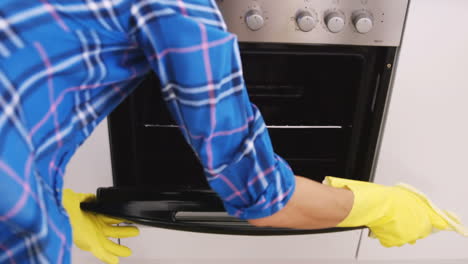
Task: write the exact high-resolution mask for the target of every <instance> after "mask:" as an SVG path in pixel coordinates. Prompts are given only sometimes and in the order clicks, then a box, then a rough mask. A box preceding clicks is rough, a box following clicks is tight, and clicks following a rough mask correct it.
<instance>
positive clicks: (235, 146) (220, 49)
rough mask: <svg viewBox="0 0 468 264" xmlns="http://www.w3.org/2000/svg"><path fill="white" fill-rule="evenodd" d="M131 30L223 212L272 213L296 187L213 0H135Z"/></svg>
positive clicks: (243, 216) (249, 215)
mask: <svg viewBox="0 0 468 264" xmlns="http://www.w3.org/2000/svg"><path fill="white" fill-rule="evenodd" d="M130 12H131V22H130V24H132V28H131V29H130V32H131V37H132V38H133V39H134V40H135V41H136V42H137V43H138V45H139V46H140V47H141V49H142V50H143V51H144V53H145V56H146V58H147V60H148V62H149V63H150V64H151V66H152V68H153V69H154V71H155V72H156V73H157V75H158V76H159V79H160V81H161V89H162V95H163V97H164V100H165V102H166V103H167V106H168V108H169V111H170V112H171V114H172V116H173V118H174V120H175V121H176V122H177V124H178V125H179V127H180V128H181V130H182V132H183V134H184V136H185V138H186V140H187V141H188V142H189V144H190V145H191V147H192V148H193V150H194V151H195V153H196V154H197V156H198V158H199V160H200V162H201V163H202V165H203V168H204V170H205V174H206V177H207V180H208V183H209V184H210V186H211V188H212V189H213V190H215V191H216V192H217V193H218V195H219V196H220V197H221V199H222V200H223V202H224V205H225V208H226V210H227V211H228V213H229V214H231V215H233V216H236V217H239V218H241V219H256V218H261V217H266V216H269V215H272V214H274V213H275V212H277V211H279V210H280V209H281V208H283V207H284V206H285V204H286V203H287V202H288V200H289V199H290V197H291V195H292V194H293V192H294V187H295V180H294V174H293V172H292V170H291V169H290V168H289V166H288V165H287V163H286V162H285V161H284V160H283V159H282V158H280V157H279V156H278V155H276V154H275V153H274V151H273V148H272V144H271V141H270V137H269V135H268V131H267V128H266V125H265V122H264V120H263V118H262V115H261V114H260V112H259V110H258V109H257V108H256V107H255V106H254V105H253V104H251V102H250V100H249V97H248V94H247V90H246V87H245V84H244V79H243V76H242V66H241V61H240V55H239V47H238V44H237V39H236V37H235V35H233V34H231V33H228V32H227V31H226V26H225V24H224V22H223V20H222V17H221V14H220V12H219V10H218V8H217V7H216V5H215V4H214V1H209V0H204V1H201V0H198V1H195V0H193V1H135V4H134V5H133V6H132V7H131V10H130Z"/></svg>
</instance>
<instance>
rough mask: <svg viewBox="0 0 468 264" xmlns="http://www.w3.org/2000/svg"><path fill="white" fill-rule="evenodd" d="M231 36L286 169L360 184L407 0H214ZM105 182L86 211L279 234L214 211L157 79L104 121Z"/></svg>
mask: <svg viewBox="0 0 468 264" xmlns="http://www.w3.org/2000/svg"><path fill="white" fill-rule="evenodd" d="M218 5H219V7H220V9H221V11H222V14H223V17H224V19H225V21H226V23H227V25H228V29H229V30H230V31H231V32H233V33H235V34H236V35H237V36H238V39H239V44H240V55H241V59H242V64H243V72H244V78H245V83H246V86H247V90H248V93H249V96H250V99H251V101H252V102H253V103H254V104H255V105H256V106H257V107H258V108H259V109H260V111H261V113H262V114H263V117H264V119H265V122H266V124H267V127H268V132H269V134H270V137H271V140H272V143H273V148H274V150H275V152H276V153H278V154H279V155H280V156H281V157H283V158H284V159H285V160H286V161H287V162H288V163H289V165H290V166H291V167H292V169H293V171H294V172H295V174H296V175H301V176H304V177H308V178H310V179H312V180H315V181H322V180H323V178H324V177H325V176H336V177H343V178H349V179H356V180H363V181H372V169H373V166H374V160H375V156H376V150H377V149H378V142H379V135H380V131H381V127H382V120H383V117H384V112H385V106H386V102H387V98H388V94H389V87H390V83H391V78H392V72H393V70H394V61H395V57H396V54H397V51H398V46H399V44H400V41H401V35H402V31H403V28H404V21H405V16H406V10H407V6H408V0H395V1H385V0H347V1H339V0H295V1H284V0H263V1H260V0H259V1H253V0H220V1H218ZM109 136H110V144H111V155H112V169H113V185H114V186H113V187H109V188H99V189H98V190H97V197H98V199H97V201H96V202H92V203H85V204H82V208H83V209H86V210H90V211H94V212H99V213H104V214H108V215H112V216H116V217H121V218H125V219H128V220H130V221H133V222H135V223H139V224H144V225H149V226H155V227H163V228H169V229H177V230H185V231H194V232H206V233H220V234H239V235H289V234H305V233H323V232H339V231H343V230H347V229H338V228H333V229H325V230H290V229H279V228H259V227H253V226H250V225H248V224H247V222H245V221H241V220H238V219H235V218H233V217H230V216H228V215H227V214H226V213H225V210H224V208H223V205H222V202H221V200H220V199H219V198H218V196H217V195H216V194H215V193H214V192H213V191H211V189H210V188H209V186H208V183H207V181H206V179H205V176H204V173H203V169H202V167H201V165H200V164H199V162H198V160H197V158H196V156H195V154H194V153H193V151H192V150H191V148H190V147H189V145H188V144H187V143H186V142H185V140H184V137H183V136H182V133H181V132H180V131H179V128H178V127H177V125H176V124H175V122H174V121H173V120H172V118H171V116H170V115H169V113H168V111H167V109H166V106H165V104H164V102H163V100H162V98H161V94H160V86H159V81H158V78H157V76H155V75H154V74H150V75H148V76H147V78H146V80H145V81H143V82H142V83H141V85H140V86H139V87H138V88H137V89H136V90H135V91H134V92H133V94H132V95H131V96H129V97H128V98H127V99H126V100H125V101H124V102H123V103H122V104H121V105H120V106H119V107H118V108H117V109H116V110H115V111H114V112H113V113H112V114H111V115H110V117H109Z"/></svg>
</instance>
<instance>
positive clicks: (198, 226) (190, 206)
mask: <svg viewBox="0 0 468 264" xmlns="http://www.w3.org/2000/svg"><path fill="white" fill-rule="evenodd" d="M81 208H82V209H83V210H86V211H91V212H95V213H100V214H105V215H108V216H111V217H117V218H122V219H126V220H128V221H129V223H134V224H140V225H145V226H152V227H159V228H165V229H173V230H180V231H190V232H199V233H212V234H226V235H249V236H277V235H302V234H317V233H329V232H337V231H347V230H353V229H360V228H362V227H356V228H328V229H287V228H271V227H255V226H252V225H250V224H249V223H248V222H247V221H244V220H239V219H237V218H234V217H231V216H229V215H227V213H226V212H225V211H224V209H221V210H220V208H216V207H213V204H211V205H210V206H208V205H207V204H203V203H201V202H199V201H197V202H193V201H167V200H166V201H128V202H98V201H94V202H85V203H82V204H81Z"/></svg>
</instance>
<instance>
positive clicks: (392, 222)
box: [323, 177, 468, 247]
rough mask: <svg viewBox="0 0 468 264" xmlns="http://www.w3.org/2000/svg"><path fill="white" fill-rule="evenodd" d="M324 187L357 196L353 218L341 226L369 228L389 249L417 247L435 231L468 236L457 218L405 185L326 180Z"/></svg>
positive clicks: (350, 214) (351, 214) (350, 215)
mask: <svg viewBox="0 0 468 264" xmlns="http://www.w3.org/2000/svg"><path fill="white" fill-rule="evenodd" d="M323 183H324V184H326V185H329V186H333V187H336V188H348V189H350V190H351V191H352V192H353V193H354V204H353V208H352V209H351V212H350V213H349V215H348V216H347V217H346V219H344V220H343V221H342V222H341V223H340V224H339V225H338V227H356V226H367V227H369V228H370V230H371V236H372V237H375V238H377V239H379V241H380V243H381V244H382V245H383V246H385V247H392V246H402V245H404V244H406V243H410V244H414V243H415V242H416V240H418V239H422V238H425V237H426V236H428V235H430V234H431V233H432V232H434V231H438V230H453V231H457V232H458V233H460V234H462V235H464V236H468V230H467V229H466V228H465V227H463V226H462V225H461V223H460V220H459V219H458V217H457V216H455V215H454V214H452V213H449V212H447V211H442V210H440V209H438V208H437V207H436V206H435V205H434V204H433V203H432V202H431V201H430V200H429V199H428V198H427V197H426V196H425V195H423V194H422V193H420V192H419V191H417V190H416V189H414V188H413V187H411V186H409V185H405V184H399V185H396V186H392V187H387V186H383V185H379V184H374V183H369V182H360V181H353V180H347V179H340V178H334V177H326V178H325V180H324V182H323Z"/></svg>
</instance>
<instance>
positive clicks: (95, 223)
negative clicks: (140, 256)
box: [62, 189, 139, 264]
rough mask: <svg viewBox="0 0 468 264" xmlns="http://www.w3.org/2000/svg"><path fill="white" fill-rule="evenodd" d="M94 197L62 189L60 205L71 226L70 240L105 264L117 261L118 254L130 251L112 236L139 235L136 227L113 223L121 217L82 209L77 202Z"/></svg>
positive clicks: (125, 255) (127, 254)
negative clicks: (117, 242)
mask: <svg viewBox="0 0 468 264" xmlns="http://www.w3.org/2000/svg"><path fill="white" fill-rule="evenodd" d="M94 199H96V197H95V196H94V195H93V194H82V193H75V192H74V191H72V190H70V189H64V191H63V198H62V202H63V206H64V207H65V209H66V211H67V213H68V215H69V217H70V222H71V225H72V228H73V242H74V243H75V245H76V246H77V247H78V248H80V249H82V250H85V251H90V252H91V253H92V254H93V255H94V256H95V257H97V258H98V259H100V260H101V261H103V262H105V263H108V264H117V263H119V258H118V257H127V256H130V255H131V253H132V252H131V250H130V249H129V248H127V247H125V246H122V245H119V244H116V243H114V242H112V241H111V240H109V239H108V238H109V237H113V238H125V237H133V236H137V235H138V234H139V231H138V229H137V228H136V227H130V226H114V225H115V224H119V223H122V222H123V220H120V219H115V218H111V217H107V216H104V215H98V214H94V213H89V212H85V211H82V210H81V209H80V203H81V202H84V201H92V200H94Z"/></svg>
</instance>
